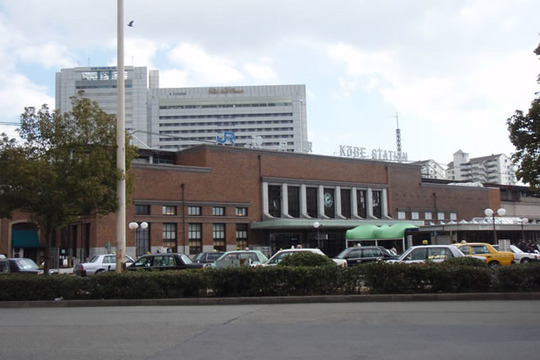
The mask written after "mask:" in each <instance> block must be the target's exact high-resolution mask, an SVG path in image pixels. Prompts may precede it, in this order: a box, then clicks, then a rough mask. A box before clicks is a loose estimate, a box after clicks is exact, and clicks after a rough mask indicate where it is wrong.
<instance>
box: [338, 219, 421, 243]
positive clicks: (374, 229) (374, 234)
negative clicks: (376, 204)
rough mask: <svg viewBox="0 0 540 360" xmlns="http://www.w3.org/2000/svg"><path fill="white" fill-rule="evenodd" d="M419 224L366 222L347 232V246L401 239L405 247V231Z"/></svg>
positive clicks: (415, 227)
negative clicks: (377, 223) (375, 223)
mask: <svg viewBox="0 0 540 360" xmlns="http://www.w3.org/2000/svg"><path fill="white" fill-rule="evenodd" d="M417 229H418V226H416V225H413V224H409V223H396V224H393V225H381V226H377V225H373V224H365V225H360V226H357V227H355V228H354V229H350V230H347V231H346V232H345V241H346V244H347V247H349V246H353V245H358V244H360V245H361V244H362V243H363V242H364V243H366V242H368V241H369V243H370V244H371V243H373V242H374V244H375V245H382V244H381V243H379V242H380V241H388V240H400V241H401V242H402V249H405V232H406V231H407V230H417Z"/></svg>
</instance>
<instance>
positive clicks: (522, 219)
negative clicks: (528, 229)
mask: <svg viewBox="0 0 540 360" xmlns="http://www.w3.org/2000/svg"><path fill="white" fill-rule="evenodd" d="M518 222H519V224H520V225H521V241H525V230H524V229H523V225H525V224H527V223H529V219H527V218H526V217H524V218H521V219H519V220H518Z"/></svg>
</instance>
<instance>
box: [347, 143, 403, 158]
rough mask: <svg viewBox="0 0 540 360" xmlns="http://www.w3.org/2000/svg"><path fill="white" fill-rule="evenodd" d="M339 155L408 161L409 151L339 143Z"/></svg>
mask: <svg viewBox="0 0 540 360" xmlns="http://www.w3.org/2000/svg"><path fill="white" fill-rule="evenodd" d="M339 156H340V157H348V158H356V159H371V160H379V161H396V162H403V161H407V153H404V152H398V151H394V150H383V149H380V148H379V149H372V150H368V149H367V148H364V147H358V146H348V145H339Z"/></svg>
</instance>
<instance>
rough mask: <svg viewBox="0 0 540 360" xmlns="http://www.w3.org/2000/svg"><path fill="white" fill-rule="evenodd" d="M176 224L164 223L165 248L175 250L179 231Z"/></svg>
mask: <svg viewBox="0 0 540 360" xmlns="http://www.w3.org/2000/svg"><path fill="white" fill-rule="evenodd" d="M176 226H177V225H176V223H163V246H165V247H170V248H175V247H176V239H177V231H176Z"/></svg>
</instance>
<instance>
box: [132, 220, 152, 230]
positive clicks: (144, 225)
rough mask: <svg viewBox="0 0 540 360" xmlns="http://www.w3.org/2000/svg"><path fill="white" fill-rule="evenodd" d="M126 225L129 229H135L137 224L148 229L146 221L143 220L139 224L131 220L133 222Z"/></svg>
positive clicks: (143, 228)
mask: <svg viewBox="0 0 540 360" xmlns="http://www.w3.org/2000/svg"><path fill="white" fill-rule="evenodd" d="M128 226H129V228H130V229H131V230H137V228H138V227H139V226H140V227H141V229H142V230H145V229H148V223H147V222H146V221H143V222H142V223H141V224H140V225H139V223H137V222H134V221H133V222H130V223H129V225H128Z"/></svg>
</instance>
